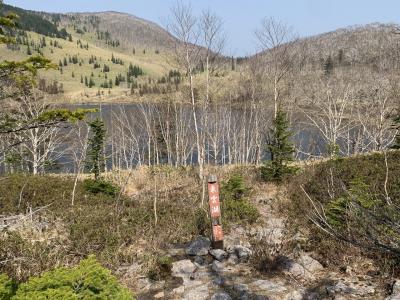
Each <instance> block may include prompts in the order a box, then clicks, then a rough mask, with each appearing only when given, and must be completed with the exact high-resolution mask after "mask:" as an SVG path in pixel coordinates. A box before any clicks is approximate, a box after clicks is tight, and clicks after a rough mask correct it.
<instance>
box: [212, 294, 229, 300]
mask: <svg viewBox="0 0 400 300" xmlns="http://www.w3.org/2000/svg"><path fill="white" fill-rule="evenodd" d="M231 299H232V297H231V296H229V294H227V293H217V294H214V295H213V296H212V297H211V300H231Z"/></svg>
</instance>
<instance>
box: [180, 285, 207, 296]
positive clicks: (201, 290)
mask: <svg viewBox="0 0 400 300" xmlns="http://www.w3.org/2000/svg"><path fill="white" fill-rule="evenodd" d="M209 293H210V292H209V290H208V287H207V285H205V284H203V285H200V286H197V287H195V288H193V289H191V290H189V291H187V292H185V294H184V295H183V298H182V299H183V300H207V299H209Z"/></svg>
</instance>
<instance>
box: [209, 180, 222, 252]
mask: <svg viewBox="0 0 400 300" xmlns="http://www.w3.org/2000/svg"><path fill="white" fill-rule="evenodd" d="M208 201H209V204H210V216H211V229H212V230H211V232H212V247H213V248H214V249H223V248H224V233H223V231H222V223H221V206H220V201H219V184H218V181H217V176H215V175H211V176H209V178H208Z"/></svg>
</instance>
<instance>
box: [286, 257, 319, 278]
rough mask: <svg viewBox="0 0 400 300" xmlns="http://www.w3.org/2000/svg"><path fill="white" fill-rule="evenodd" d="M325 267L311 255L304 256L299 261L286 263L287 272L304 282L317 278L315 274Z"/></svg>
mask: <svg viewBox="0 0 400 300" xmlns="http://www.w3.org/2000/svg"><path fill="white" fill-rule="evenodd" d="M323 268H324V267H323V266H322V265H321V264H320V263H319V262H318V261H316V260H315V259H313V258H312V257H311V256H309V255H306V254H304V255H302V256H300V258H299V259H298V260H297V261H293V260H288V261H286V263H285V271H286V272H287V273H289V274H291V275H292V276H294V277H296V278H300V279H304V280H312V279H314V278H315V272H317V271H320V270H322V269H323Z"/></svg>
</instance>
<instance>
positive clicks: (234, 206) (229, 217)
mask: <svg viewBox="0 0 400 300" xmlns="http://www.w3.org/2000/svg"><path fill="white" fill-rule="evenodd" d="M222 216H223V220H224V223H228V225H229V224H240V223H249V224H252V223H254V222H256V221H257V219H258V217H259V216H260V215H259V212H258V210H257V208H256V207H254V205H253V204H251V203H250V202H249V201H248V200H247V199H240V200H232V199H227V200H224V201H223V202H222Z"/></svg>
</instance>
